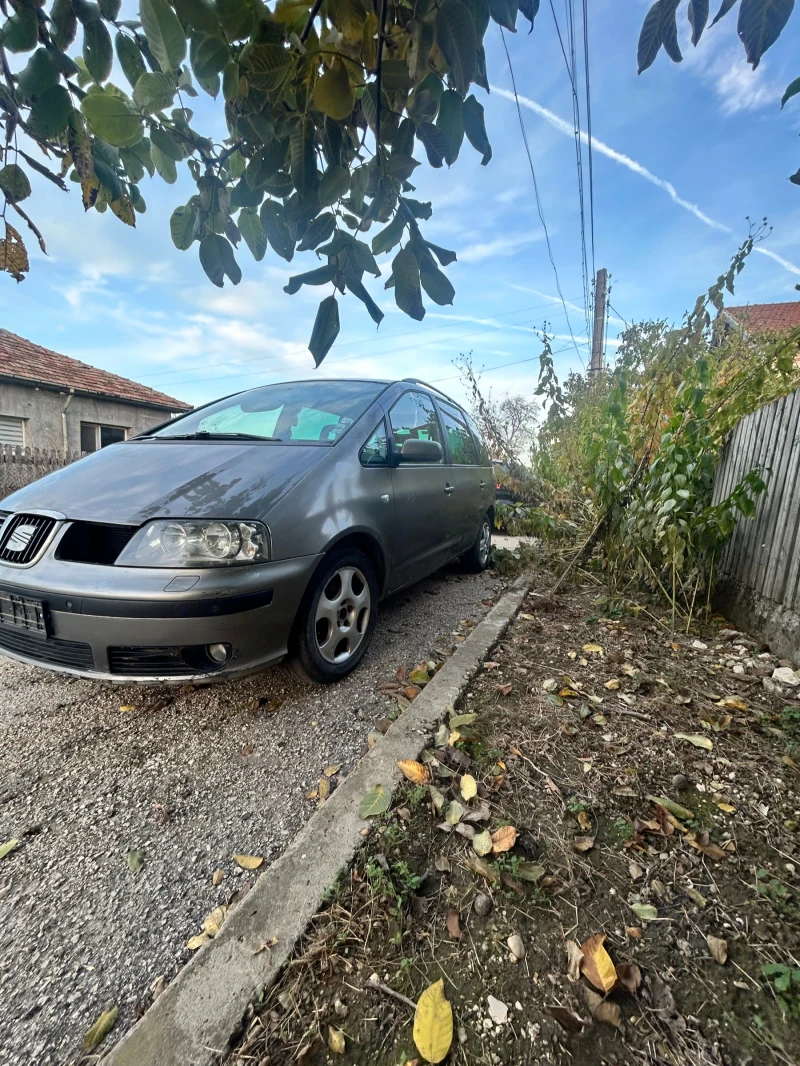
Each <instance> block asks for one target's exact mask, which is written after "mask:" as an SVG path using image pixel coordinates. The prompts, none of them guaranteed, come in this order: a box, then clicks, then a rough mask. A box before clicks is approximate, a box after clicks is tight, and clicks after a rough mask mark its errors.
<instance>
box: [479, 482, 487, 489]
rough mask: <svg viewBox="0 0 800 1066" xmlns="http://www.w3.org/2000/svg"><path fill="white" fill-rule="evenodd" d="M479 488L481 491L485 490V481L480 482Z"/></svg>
mask: <svg viewBox="0 0 800 1066" xmlns="http://www.w3.org/2000/svg"><path fill="white" fill-rule="evenodd" d="M480 487H481V489H485V488H486V482H485V481H482V482H481V486H480Z"/></svg>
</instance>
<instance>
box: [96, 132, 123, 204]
mask: <svg viewBox="0 0 800 1066" xmlns="http://www.w3.org/2000/svg"><path fill="white" fill-rule="evenodd" d="M95 143H97V142H95ZM94 172H95V174H96V175H97V179H98V181H99V182H100V184H101V185H102V186H103V188H104V189H106V190H107V192H108V199H109V200H110V201H113V200H119V199H121V198H122V185H121V184H120V180H119V178H118V177H117V174H116V170H115V169H114V167H112V166H109V164H108V163H106V162H104V161H103V160H102V159H95V160H94Z"/></svg>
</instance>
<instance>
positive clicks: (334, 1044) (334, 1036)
mask: <svg viewBox="0 0 800 1066" xmlns="http://www.w3.org/2000/svg"><path fill="white" fill-rule="evenodd" d="M328 1049H329V1050H330V1051H332V1052H333V1053H334V1055H344V1033H343V1032H342V1030H341V1029H334V1028H333V1026H332V1025H329V1026H328Z"/></svg>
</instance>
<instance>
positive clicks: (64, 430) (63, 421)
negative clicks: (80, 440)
mask: <svg viewBox="0 0 800 1066" xmlns="http://www.w3.org/2000/svg"><path fill="white" fill-rule="evenodd" d="M74 395H75V390H74V389H70V390H69V396H68V397H67V402H66V403H65V404H64V407H63V410H62V411H61V433H62V435H63V438H64V458H65V459H67V458H68V457H69V438H68V437H67V408H68V407H69V405H70V404H71V403H72V397H73V396H74Z"/></svg>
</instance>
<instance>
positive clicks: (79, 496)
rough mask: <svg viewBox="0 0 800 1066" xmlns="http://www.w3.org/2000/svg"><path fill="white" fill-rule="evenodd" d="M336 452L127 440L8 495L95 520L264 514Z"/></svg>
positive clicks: (19, 507)
mask: <svg viewBox="0 0 800 1066" xmlns="http://www.w3.org/2000/svg"><path fill="white" fill-rule="evenodd" d="M327 453H328V449H327V448H320V447H319V446H316V447H315V446H313V445H310V446H303V445H299V444H297V445H294V444H285V445H280V444H239V443H235V444H233V443H224V444H223V443H219V444H217V443H213V442H206V441H163V442H162V441H158V440H153V439H149V440H143V441H127V442H125V443H124V444H112V445H110V446H109V447H107V448H102V449H101V450H100V451H98V452H95V453H94V454H92V455H88V456H86V458H85V459H81V460H79V461H78V462H76V463H73V464H71V465H70V466H67V467H64V469H63V470H57V471H56V472H55V473H53V474H48V476H47V477H43V478H42V479H41V480H39V481H35V482H34V483H33V484H32V485H27V486H26V487H25V488H22V489H19V490H18V491H17V492H14V493H12V494H11V495H10V496H8V497H6V499H5V500H3V501H2V502H0V506H2V508H3V509H5V510H11V511H25V510H47V511H59V512H61V513H62V514H64V515H66V517H67V518H71V519H80V520H82V521H88V522H115V523H121V524H125V525H141V524H142V523H143V522H146V521H148V520H149V519H151V518H241V519H251V520H253V519H260V518H264V517H265V516H266V514H267V512H268V511H269V510H270V509H271V508H272V507H273V506H274V505H275V504H276V503H277V502H278V500H279V499H280V498H281V497H282V496H283V495H284V493H285V492H287V490H288V489H290V488H292V486H293V485H296V484H297V483H298V482H299V481H300V480H301V479H302V478H303V477H305V475H306V474H307V473H308V472H309V470H311V469H313V467H315V466H316V465H317V464H318V463H319V462H321V460H322V459H324V457H325V456H326V454H327Z"/></svg>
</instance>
